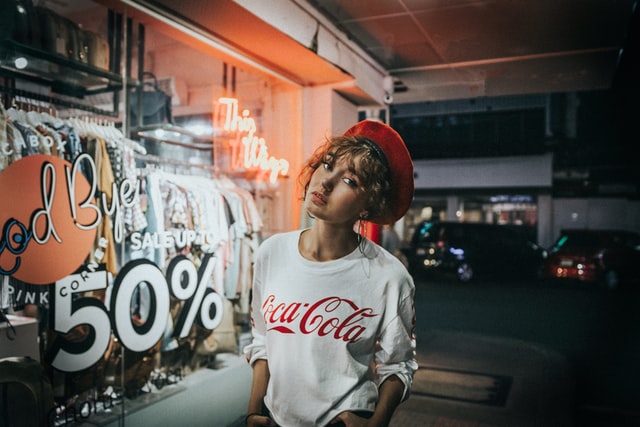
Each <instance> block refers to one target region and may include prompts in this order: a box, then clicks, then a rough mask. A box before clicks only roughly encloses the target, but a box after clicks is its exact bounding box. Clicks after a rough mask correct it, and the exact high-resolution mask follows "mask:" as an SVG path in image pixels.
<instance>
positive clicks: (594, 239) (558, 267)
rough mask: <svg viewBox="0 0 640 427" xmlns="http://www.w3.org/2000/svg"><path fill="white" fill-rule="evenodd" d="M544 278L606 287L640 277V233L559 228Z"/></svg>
mask: <svg viewBox="0 0 640 427" xmlns="http://www.w3.org/2000/svg"><path fill="white" fill-rule="evenodd" d="M544 277H545V278H549V279H566V280H573V281H582V282H590V283H597V284H601V285H603V286H605V287H606V288H609V289H616V288H618V287H619V286H620V285H621V284H627V283H631V282H637V281H639V280H640V234H638V233H634V232H631V231H623V230H562V231H561V233H560V236H559V237H558V240H556V243H555V244H554V245H553V247H552V248H551V249H550V250H549V257H548V258H547V260H546V262H545V267H544Z"/></svg>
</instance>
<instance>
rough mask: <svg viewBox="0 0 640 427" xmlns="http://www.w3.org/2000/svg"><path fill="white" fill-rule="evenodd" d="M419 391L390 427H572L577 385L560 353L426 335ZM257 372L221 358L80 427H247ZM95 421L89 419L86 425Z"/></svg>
mask: <svg viewBox="0 0 640 427" xmlns="http://www.w3.org/2000/svg"><path fill="white" fill-rule="evenodd" d="M418 346H419V347H418V351H417V359H418V363H419V365H420V369H419V370H418V371H417V372H416V375H415V377H414V384H413V392H412V395H411V396H410V397H409V399H408V400H406V401H405V402H403V403H402V404H401V405H400V407H399V408H398V409H397V411H396V413H395V415H394V417H393V419H392V421H391V424H390V427H507V426H508V427H573V426H574V420H573V407H574V404H573V397H574V390H575V384H574V380H573V375H572V370H571V368H570V366H569V365H568V364H567V362H566V360H564V358H563V357H561V356H560V355H559V354H557V353H555V352H553V351H550V350H548V349H546V348H543V347H540V346H538V345H534V344H531V343H527V342H522V341H518V340H513V339H504V338H495V337H487V336H483V335H474V334H469V333H460V332H452V331H430V332H428V333H426V334H425V333H422V334H420V341H419V343H418ZM250 385H251V369H250V368H249V366H248V364H247V363H246V361H244V359H243V358H242V357H241V356H239V355H237V354H220V355H218V356H217V357H216V362H215V366H213V367H212V369H201V370H198V371H195V372H194V373H192V374H190V375H188V376H187V377H185V378H184V380H182V381H181V382H179V383H178V384H176V385H173V386H167V387H164V388H162V389H161V390H155V391H154V392H153V393H148V394H146V395H143V396H141V397H138V398H136V399H135V400H133V401H128V402H127V403H126V405H125V406H124V407H116V408H113V411H112V412H107V413H103V414H102V415H100V416H94V417H92V419H91V420H90V421H91V422H88V423H78V424H77V425H79V426H85V425H86V426H89V425H93V426H95V425H101V426H106V427H116V426H122V425H123V423H122V419H121V416H122V415H123V414H124V413H126V414H127V416H126V425H127V427H146V426H149V425H168V426H175V425H183V424H184V425H189V426H192V427H198V426H203V427H205V426H206V427H211V426H214V427H215V426H218V427H240V426H243V425H244V416H245V413H246V405H247V399H248V395H249V388H250ZM87 421H89V420H87Z"/></svg>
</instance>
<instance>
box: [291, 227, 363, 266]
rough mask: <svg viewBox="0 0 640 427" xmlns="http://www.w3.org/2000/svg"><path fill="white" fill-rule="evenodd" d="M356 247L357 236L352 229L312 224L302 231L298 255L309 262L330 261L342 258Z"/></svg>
mask: <svg viewBox="0 0 640 427" xmlns="http://www.w3.org/2000/svg"><path fill="white" fill-rule="evenodd" d="M357 246H358V235H357V234H356V233H355V232H354V231H353V229H352V228H345V227H329V226H326V225H322V224H318V223H314V225H313V226H312V227H311V228H310V229H308V230H304V231H303V232H302V234H301V235H300V240H299V241H298V250H299V252H300V254H301V255H302V256H303V257H304V258H306V259H308V260H311V261H331V260H335V259H338V258H342V257H344V256H346V255H348V254H350V253H351V252H353V251H354V250H355V248H356V247H357Z"/></svg>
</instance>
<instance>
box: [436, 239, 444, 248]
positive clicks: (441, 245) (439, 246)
mask: <svg viewBox="0 0 640 427" xmlns="http://www.w3.org/2000/svg"><path fill="white" fill-rule="evenodd" d="M436 246H437V247H438V249H442V248H444V240H438V243H436Z"/></svg>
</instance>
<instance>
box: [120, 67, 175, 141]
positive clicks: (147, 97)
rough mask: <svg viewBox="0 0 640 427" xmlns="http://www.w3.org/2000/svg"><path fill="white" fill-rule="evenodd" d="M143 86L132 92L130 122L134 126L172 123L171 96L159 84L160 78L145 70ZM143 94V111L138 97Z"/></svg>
mask: <svg viewBox="0 0 640 427" xmlns="http://www.w3.org/2000/svg"><path fill="white" fill-rule="evenodd" d="M143 76H144V78H145V79H144V81H143V82H142V88H140V89H138V90H134V91H133V92H131V96H130V98H129V99H130V101H129V108H130V110H129V111H130V114H129V118H130V123H131V126H132V127H133V128H136V127H138V126H140V125H157V124H166V123H171V122H172V118H171V96H169V95H168V94H167V93H165V92H163V91H162V90H161V89H160V88H159V86H158V79H157V78H156V76H155V75H154V74H153V73H150V72H148V71H145V72H144V73H143ZM138 94H141V95H142V106H141V107H142V111H139V105H138V99H139V95H138Z"/></svg>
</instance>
